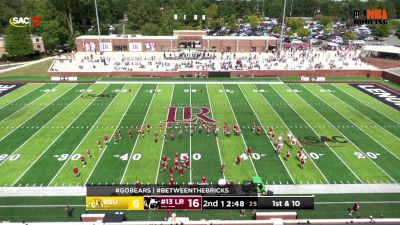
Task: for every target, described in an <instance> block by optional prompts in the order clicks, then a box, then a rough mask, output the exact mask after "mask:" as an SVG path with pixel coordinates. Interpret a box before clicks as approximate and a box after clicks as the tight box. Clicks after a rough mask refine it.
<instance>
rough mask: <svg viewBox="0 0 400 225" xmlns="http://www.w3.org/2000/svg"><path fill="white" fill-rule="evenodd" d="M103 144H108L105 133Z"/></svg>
mask: <svg viewBox="0 0 400 225" xmlns="http://www.w3.org/2000/svg"><path fill="white" fill-rule="evenodd" d="M103 139H104V144H105V145H108V136H107V134H106V135H104V138H103Z"/></svg>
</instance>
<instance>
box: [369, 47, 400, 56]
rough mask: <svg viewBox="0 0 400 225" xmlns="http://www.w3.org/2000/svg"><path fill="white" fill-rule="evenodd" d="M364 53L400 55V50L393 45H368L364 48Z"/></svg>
mask: <svg viewBox="0 0 400 225" xmlns="http://www.w3.org/2000/svg"><path fill="white" fill-rule="evenodd" d="M363 50H364V51H373V52H385V53H393V54H400V48H399V47H396V46H393V45H366V46H364V48H363Z"/></svg>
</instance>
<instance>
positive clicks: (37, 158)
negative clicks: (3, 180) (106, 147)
mask: <svg viewBox="0 0 400 225" xmlns="http://www.w3.org/2000/svg"><path fill="white" fill-rule="evenodd" d="M108 86H109V85H108ZM108 86H106V87H105V88H104V90H105V89H106V88H107V87H108ZM90 87H91V86H90ZM79 99H80V95H78V97H77V98H76V99H75V100H74V101H72V102H75V101H77V100H79ZM94 100H95V99H93V101H92V102H94ZM90 105H91V104H87V106H86V107H85V108H84V109H83V110H82V111H81V112H80V113H79V114H78V116H77V117H76V118H75V119H74V120H73V121H72V122H71V123H70V124H69V125H68V126H66V128H65V130H64V131H63V132H61V134H60V135H58V137H57V138H56V139H54V140H53V142H52V143H51V144H50V145H49V146H48V147H47V148H46V149H45V150H44V151H43V152H42V153H41V154H40V155H39V156H38V157H36V159H35V161H34V162H33V163H31V165H29V167H28V168H27V169H26V170H25V171H24V172H23V173H22V174H21V175H20V176H19V177H18V178H17V179H16V180H15V182H14V183H13V184H12V185H11V186H14V185H15V184H16V183H18V181H19V180H20V179H21V178H22V177H23V176H24V175H25V174H26V173H27V172H28V171H29V170H30V169H31V168H32V166H33V165H34V164H35V163H36V162H37V161H38V160H39V159H40V158H41V157H42V156H43V155H44V154H45V153H46V152H47V150H49V149H50V147H51V146H52V145H53V144H54V143H55V142H56V141H57V140H58V139H59V138H60V137H61V136H62V135H63V134H64V133H65V131H67V130H68V127H69V126H71V124H73V123H74V122H75V121H76V120H77V119H78V117H80V116H81V115H82V113H83V112H85V111H86V109H87V108H88V107H89V106H90ZM66 108H67V107H66Z"/></svg>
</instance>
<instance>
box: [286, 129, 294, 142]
mask: <svg viewBox="0 0 400 225" xmlns="http://www.w3.org/2000/svg"><path fill="white" fill-rule="evenodd" d="M292 136H293V134H292V132H290V131H289V133H288V134H287V140H288V141H289V142H290V141H292Z"/></svg>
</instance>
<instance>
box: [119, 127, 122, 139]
mask: <svg viewBox="0 0 400 225" xmlns="http://www.w3.org/2000/svg"><path fill="white" fill-rule="evenodd" d="M121 138H122V135H121V128H118V139H121Z"/></svg>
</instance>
